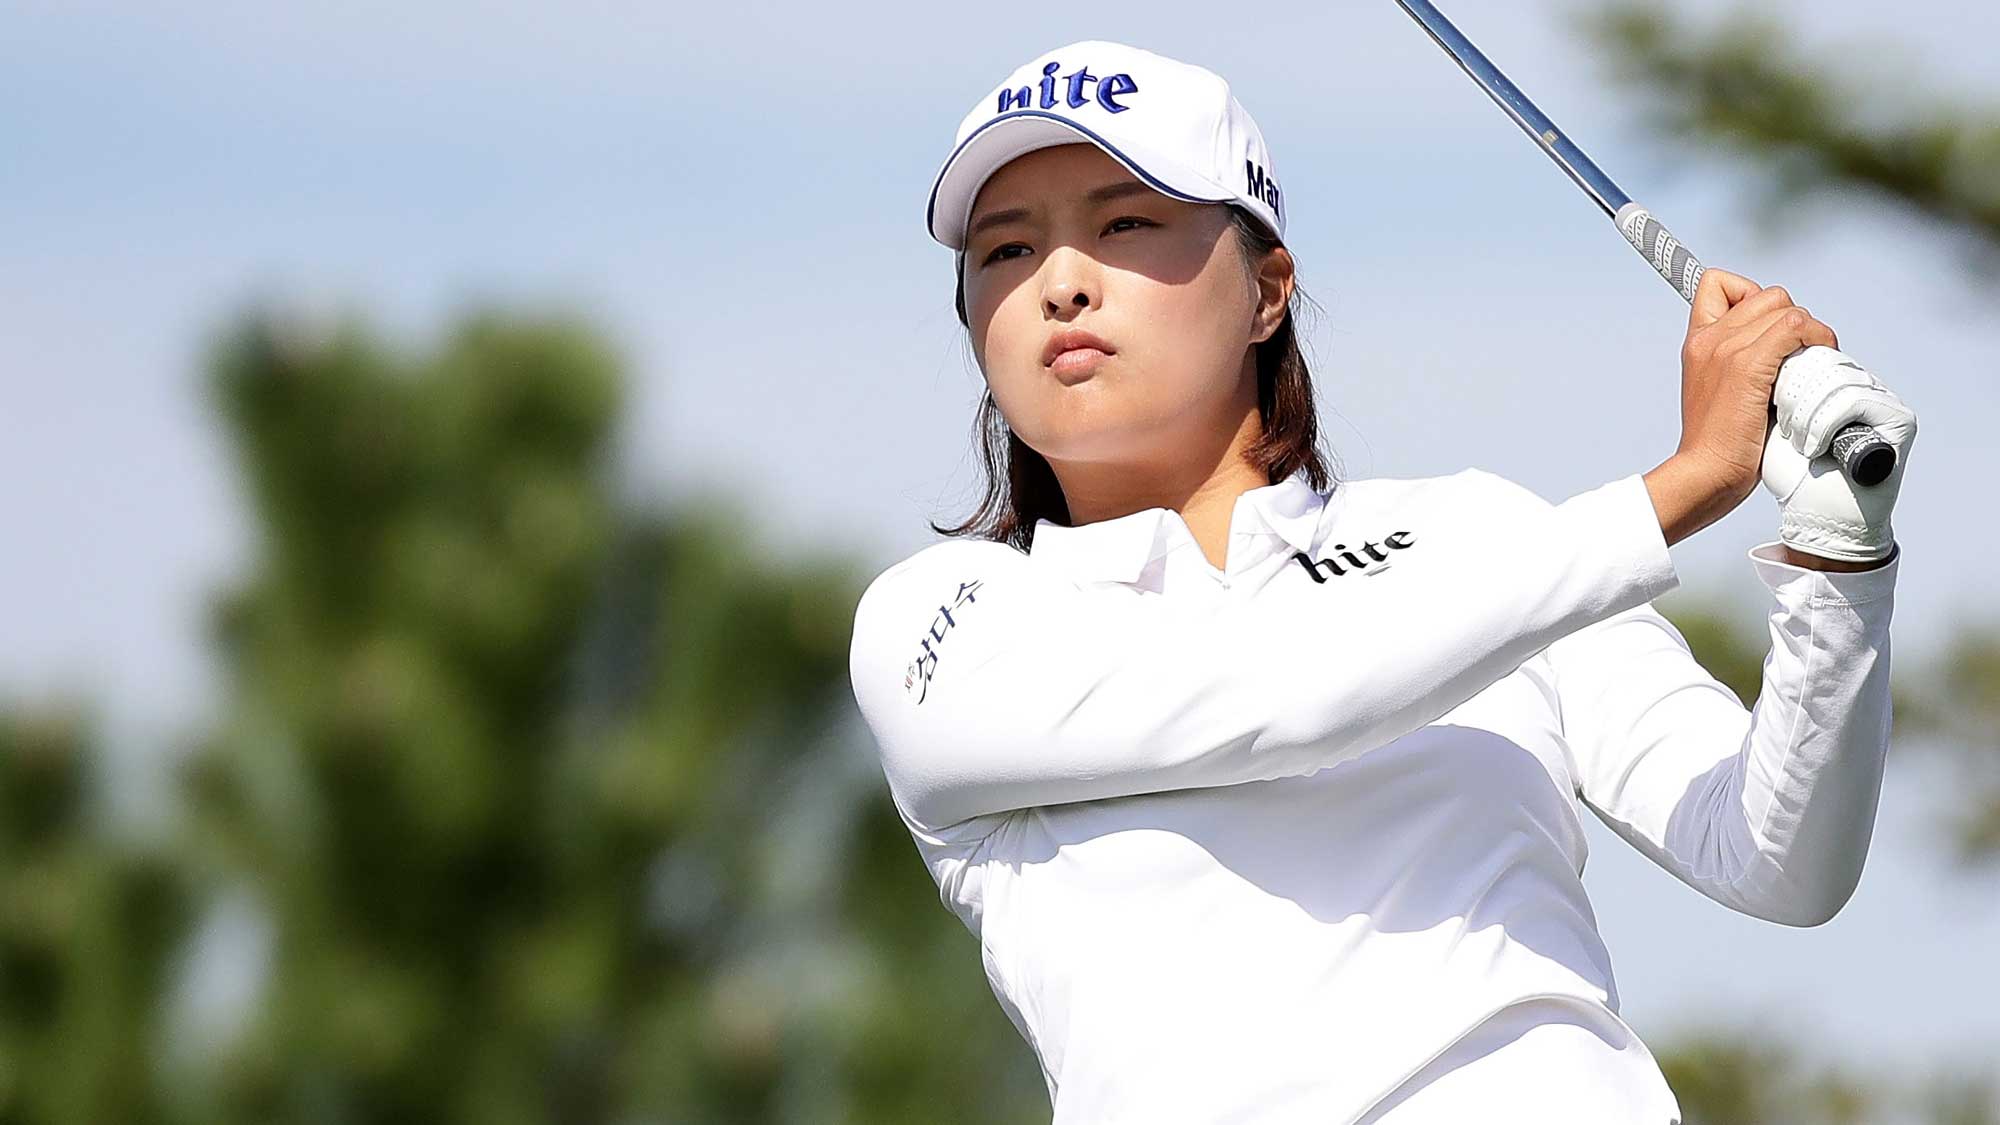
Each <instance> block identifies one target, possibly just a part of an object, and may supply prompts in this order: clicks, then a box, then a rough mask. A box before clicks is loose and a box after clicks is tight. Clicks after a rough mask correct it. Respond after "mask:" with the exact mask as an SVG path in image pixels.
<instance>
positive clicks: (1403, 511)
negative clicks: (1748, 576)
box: [850, 469, 1679, 830]
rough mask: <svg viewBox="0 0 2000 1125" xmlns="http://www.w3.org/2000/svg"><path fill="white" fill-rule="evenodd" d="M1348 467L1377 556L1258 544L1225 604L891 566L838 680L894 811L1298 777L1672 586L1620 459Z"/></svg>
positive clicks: (994, 807) (869, 600)
mask: <svg viewBox="0 0 2000 1125" xmlns="http://www.w3.org/2000/svg"><path fill="white" fill-rule="evenodd" d="M1361 485H1365V486H1366V489H1367V491H1366V492H1365V493H1363V494H1362V502H1365V503H1367V504H1368V505H1369V506H1371V507H1374V508H1378V509H1379V510H1381V511H1384V512H1393V513H1394V514H1395V518H1396V519H1397V520H1398V521H1399V522H1398V524H1397V527H1398V528H1408V529H1410V530H1411V531H1412V537H1411V538H1409V539H1405V540H1401V541H1403V542H1409V543H1410V544H1411V546H1409V547H1408V548H1407V549H1403V550H1400V551H1398V552H1397V557H1396V559H1395V562H1394V565H1393V568H1392V569H1388V570H1386V571H1383V572H1382V573H1378V574H1372V575H1366V576H1357V577H1355V578H1353V579H1351V580H1347V581H1341V580H1324V579H1321V580H1316V579H1315V578H1314V577H1313V576H1312V575H1311V574H1309V573H1308V571H1307V569H1306V567H1305V566H1303V565H1301V564H1300V563H1299V562H1298V561H1297V560H1295V559H1291V558H1283V559H1274V560H1272V562H1273V565H1272V566H1270V567H1268V568H1264V569H1261V570H1259V571H1258V572H1257V574H1256V579H1257V581H1259V582H1260V583H1261V585H1260V586H1259V587H1258V588H1257V589H1255V590H1254V591H1252V592H1250V593H1249V594H1248V595H1247V596H1245V597H1243V598H1241V599H1232V600H1231V602H1229V603H1228V604H1226V605H1222V606H1209V607H1204V606H1200V605H1195V604H1190V603H1187V602H1182V601H1176V600H1174V599H1165V598H1156V597H1145V596H1143V595H1140V594H1139V593H1138V592H1137V591H1133V593H1132V596H1129V597H1116V598H1113V597H1107V596H1106V595H1105V592H1104V591H1102V590H1094V591H1093V590H1085V589H1082V588H1079V587H1078V586H1077V585H1075V584H1074V583H1070V582H1067V581H1065V580H1064V579H1063V578H1061V577H1060V576H1052V575H1050V574H1048V573H1046V572H1044V571H1042V570H1040V569H1038V568H1037V567H1036V566H1035V565H1033V560H1032V559H1031V558H1029V557H1028V556H1026V555H1023V554H1022V553H1021V552H1019V551H1016V550H1015V549H1014V548H1012V547H1010V546H1006V545H1004V544H998V543H992V542H972V541H964V542H945V543H939V544H935V545H933V546H931V547H929V548H926V549H925V550H923V551H920V552H918V553H917V554H916V555H915V556H913V557H911V558H909V559H906V560H904V561H903V562H900V563H898V564H896V565H895V566H892V567H890V568H889V569H888V570H886V571H884V572H883V573H882V574H881V575H879V576H878V577H877V578H876V579H875V580H874V582H873V583H871V584H870V586H869V587H868V589H867V591H866V592H865V593H864V594H863V596H862V598H861V601H860V604H859V605H858V607H857V608H856V611H855V625H854V636H853V643H852V649H851V653H850V665H851V667H850V675H851V681H852V684H853V688H854V693H855V698H856V701H857V702H858V703H859V705H860V708H861V712H862V714H863V716H864V717H865V718H866V720H867V722H868V725H869V727H870V728H871V730H872V731H873V733H874V735H875V738H876V740H877V742H878V743H879V745H880V748H881V755H882V763H883V769H884V773H885V775H886V777H887V779H888V782H889V786H890V790H891V792H892V794H893V795H894V796H895V797H896V799H897V801H898V803H899V804H900V805H901V806H902V808H903V811H904V812H905V814H906V815H908V816H910V817H912V818H913V819H914V820H915V821H916V822H918V823H919V824H920V825H923V826H925V827H928V828H930V829H933V830H935V829H941V828H944V827H946V826H949V825H952V824H955V823H957V822H959V821H963V820H966V819H968V818H971V817H976V816H980V815H982V814H988V813H995V812H1002V811H1006V810H1011V809H1019V808H1026V807H1030V806H1035V805H1049V804H1061V803H1065V802H1071V801H1088V800H1095V799H1099V798H1106V797H1121V796H1129V795H1132V794H1137V793H1150V792H1159V791H1163V790H1170V789H1188V788H1198V787H1204V786H1216V785H1233V784H1238V783H1241V782H1246V781H1258V780H1267V779H1271V778H1278V777H1286V776H1294V775H1301V774H1309V773H1313V772H1316V771H1317V770H1320V769H1322V768H1324V767H1326V766H1330V765H1333V764H1335V763H1336V762H1339V761H1341V760H1343V759H1345V758H1349V757H1353V756H1355V755H1357V754H1360V753H1362V752H1363V751H1366V750H1368V749H1371V748H1373V747H1376V746H1380V745H1382V744H1384V743H1386V742H1389V741H1391V740H1393V739H1395V738H1398V737H1400V736H1402V735H1404V734H1407V733H1409V732H1410V731H1413V730H1415V729H1417V728H1419V727H1421V726H1424V725H1425V724H1427V723H1430V722H1431V721H1433V720H1435V719H1436V718H1438V717H1439V716H1440V715H1442V714H1444V713H1445V712H1446V711H1449V710H1450V709H1452V708H1453V707H1456V706H1457V705H1458V704H1460V703H1462V702H1464V701H1465V700H1466V699H1469V698H1470V697H1472V696H1473V695H1475V694H1477V693H1478V692H1479V691H1481V690H1482V689H1484V688H1485V687H1486V686H1488V685H1489V684H1491V683H1493V682H1494V681H1495V680H1498V679H1499V678H1500V677H1502V676H1504V675H1506V674H1507V673H1509V672H1511V671H1513V670H1514V668H1516V667H1517V666H1519V665H1520V663H1521V662H1522V661H1523V660H1524V659H1526V658H1527V657H1529V656H1531V655H1533V654H1534V653H1535V652H1537V651H1538V650H1540V649H1542V648H1543V647H1545V646H1546V645H1548V644H1549V643H1550V642H1551V641H1553V640H1555V639H1556V638H1558V637H1561V636H1564V635H1565V634H1568V633H1571V632H1573V631H1575V630H1576V629H1578V628H1581V627H1583V626H1585V625H1588V624H1590V623H1592V622H1594V621H1598V620H1602V619H1604V618H1606V617H1609V616H1610V615H1612V614H1614V613H1617V612H1619V611H1620V610H1624V609H1629V608H1631V607H1633V606H1636V605H1640V604H1643V603H1645V602H1647V601H1650V600H1651V599H1653V598H1655V597H1658V596H1659V595H1661V594H1663V593H1665V592H1666V591H1668V590H1671V589H1673V588H1675V587H1676V586H1677V585H1678V581H1679V580H1678V578H1677V576H1676V575H1675V572H1674V569H1673V563H1672V560H1671V558H1670V557H1669V555H1668V552H1667V547H1666V543H1665V541H1664V540H1663V538H1662V536H1661V533H1660V527H1659V524H1658V522H1657V519H1656V516H1655V513H1654V510H1653V507H1652V502H1651V500H1650V499H1649V497H1648V495H1647V492H1646V489H1645V487H1644V485H1643V484H1642V482H1641V480H1640V478H1639V477H1638V476H1637V475H1633V476H1629V477H1624V478H1621V479H1619V480H1615V481H1612V482H1611V483H1609V484H1606V485H1603V486H1601V487H1599V488H1596V489H1592V490H1590V491H1588V492H1584V493H1581V494H1579V495H1577V496H1574V497H1571V498H1570V499H1568V500H1567V501H1564V502H1563V503H1561V504H1550V503H1549V502H1548V501H1546V500H1544V499H1542V498H1541V497H1540V496H1537V495H1535V494H1534V493H1533V492H1530V491H1528V490H1527V489H1525V488H1522V487H1521V486H1519V485H1517V484H1514V483H1512V482H1510V481H1507V480H1505V479H1503V478H1500V477H1497V476H1494V475H1493V474H1491V473H1487V472H1484V471H1481V470H1476V469H1468V470H1464V471H1462V472H1459V473H1456V474H1453V475H1451V476H1447V477H1437V478H1430V479H1425V480H1416V481H1402V480H1374V481H1368V482H1361ZM1361 485H1357V486H1343V487H1356V488H1359V487H1361ZM1350 507H1351V504H1350ZM1346 514H1347V513H1346V512H1345V511H1336V512H1335V513H1334V515H1335V516H1336V517H1339V516H1344V515H1346ZM1330 522H1331V525H1332V526H1331V527H1329V526H1326V525H1323V526H1322V528H1321V532H1322V534H1327V533H1329V532H1332V533H1334V534H1339V533H1340V524H1339V522H1338V519H1335V520H1332V521H1330ZM1384 530H1386V531H1394V530H1396V529H1394V528H1390V529H1384ZM1329 545H1330V541H1329ZM1323 554H1324V556H1325V557H1329V558H1330V557H1333V554H1334V552H1332V551H1331V550H1326V551H1324V552H1323ZM1315 557H1320V556H1315Z"/></svg>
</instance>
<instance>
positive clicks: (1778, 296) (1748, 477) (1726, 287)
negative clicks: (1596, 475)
mask: <svg viewBox="0 0 2000 1125" xmlns="http://www.w3.org/2000/svg"><path fill="white" fill-rule="evenodd" d="M1813 344H1825V345H1826V346H1828V347H1831V348H1838V347H1839V346H1840V341H1839V339H1838V338H1837V337H1836V336H1835V335H1834V333H1833V329H1831V328H1829V327H1827V326H1826V325H1825V324H1823V323H1821V322H1820V321H1818V320H1815V319H1813V316H1812V314H1811V313H1809V312H1807V311H1806V310H1805V309H1803V308H1800V307H1798V306H1797V305H1794V304H1793V303H1792V297H1791V294H1790V293H1787V292H1786V291H1785V290H1784V288H1783V287H1782V286H1777V285H1773V286H1769V287H1764V286H1760V285H1758V284H1757V283H1756V282H1754V281H1751V280H1750V279H1749V278H1747V277H1743V276H1741V275H1740V274H1733V273H1730V272H1728V271H1726V270H1719V269H1709V270H1706V271H1704V272H1703V273H1702V277H1701V284H1700V286H1698V287H1697V288H1696V290H1695V296H1694V307H1693V309H1692V310H1691V311H1690V313H1689V316H1688V333H1687V340H1686V342H1685V343H1684V344H1683V345H1682V346H1681V441H1680V446H1679V448H1677V449H1676V450H1675V451H1674V455H1673V456H1672V457H1670V458H1668V459H1667V460H1666V461H1665V462H1663V463H1662V464H1661V465H1660V466H1659V467H1658V468H1655V469H1654V470H1653V471H1652V472H1649V473H1647V474H1646V476H1645V480H1646V486H1647V488H1648V489H1649V490H1650V492H1651V493H1652V497H1653V507H1654V508H1655V510H1656V511H1657V513H1658V515H1659V517H1660V529H1661V531H1662V532H1663V533H1664V534H1665V536H1666V540H1667V542H1668V543H1669V544H1671V543H1677V542H1679V541H1680V540H1682V539H1685V538H1687V537H1688V536H1690V535H1693V534H1694V533H1695V532H1697V531H1699V530H1701V529H1702V528H1704V527H1707V526H1708V525H1709V524H1711V523H1714V522H1715V521H1716V520H1719V519H1721V518H1722V517H1723V516H1725V515H1727V514H1729V512H1730V511H1731V510H1733V509H1734V508H1735V507H1736V506H1737V505H1738V504H1741V503H1742V502H1743V501H1744V499H1746V498H1747V497H1748V496H1749V495H1750V493H1752V492H1754V491H1755V490H1756V488H1757V484H1758V467H1759V465H1760V464H1761V463H1762V461H1763V456H1764V442H1765V438H1766V436H1767V435H1768V433H1769V431H1770V425H1771V390H1772V388H1773V387H1774V386H1775V385H1776V384H1777V381H1778V369H1779V368H1780V367H1782V366H1783V365H1784V362H1785V359H1786V357H1788V356H1790V355H1791V354H1792V353H1794V352H1796V351H1798V350H1800V349H1801V348H1804V347H1808V346H1810V345H1813Z"/></svg>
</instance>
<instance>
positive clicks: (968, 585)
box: [903, 578, 986, 703]
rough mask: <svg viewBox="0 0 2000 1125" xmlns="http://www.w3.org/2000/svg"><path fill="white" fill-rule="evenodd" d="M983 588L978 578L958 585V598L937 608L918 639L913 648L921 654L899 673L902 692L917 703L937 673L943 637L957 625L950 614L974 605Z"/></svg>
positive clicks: (921, 700) (956, 619)
mask: <svg viewBox="0 0 2000 1125" xmlns="http://www.w3.org/2000/svg"><path fill="white" fill-rule="evenodd" d="M985 584H986V583H985V580H984V579H981V578H975V579H973V580H972V581H970V582H961V583H959V584H958V596H957V597H956V598H955V599H954V600H953V601H952V603H951V604H950V605H948V606H946V605H940V606H938V611H937V616H936V617H933V618H931V625H930V629H929V630H928V631H927V632H926V634H925V635H924V636H923V637H920V638H918V640H917V644H918V645H919V646H920V647H921V648H922V650H923V651H922V652H921V653H920V654H919V655H918V656H917V658H916V659H915V660H912V661H910V666H909V667H908V668H906V669H904V671H903V690H904V691H906V692H908V691H913V690H914V691H916V693H917V702H918V703H922V702H923V701H924V700H925V698H926V697H928V696H929V695H930V692H931V677H932V676H933V675H935V674H936V673H937V666H938V650H939V649H941V648H943V647H944V640H945V637H947V636H948V635H950V633H951V630H952V628H953V626H956V625H957V624H958V618H957V617H954V616H953V615H952V612H951V611H952V610H954V609H960V608H961V607H963V606H965V605H966V604H967V603H972V604H975V605H976V604H978V602H979V598H978V596H977V595H978V591H979V588H980V587H981V586H983V585H985ZM920 685H921V686H920Z"/></svg>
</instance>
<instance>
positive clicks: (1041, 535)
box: [1028, 468, 1328, 582]
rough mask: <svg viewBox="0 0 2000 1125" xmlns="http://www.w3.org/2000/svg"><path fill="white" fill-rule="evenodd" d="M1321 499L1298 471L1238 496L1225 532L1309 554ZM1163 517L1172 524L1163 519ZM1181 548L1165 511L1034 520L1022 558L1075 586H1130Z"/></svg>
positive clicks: (1182, 524)
mask: <svg viewBox="0 0 2000 1125" xmlns="http://www.w3.org/2000/svg"><path fill="white" fill-rule="evenodd" d="M1327 496H1328V493H1324V492H1317V491H1315V490H1314V489H1313V486H1312V482H1311V480H1310V479H1308V477H1307V475H1306V470H1305V469H1303V468H1301V469H1299V470H1298V471H1296V472H1294V473H1293V474H1292V475H1291V476H1290V477H1287V478H1286V479H1284V480H1282V481H1279V482H1278V483H1276V484H1267V485H1265V486H1263V487H1261V488H1252V489H1249V490H1247V491H1246V492H1244V493H1243V494H1242V495H1241V496H1238V497H1237V498H1236V508H1235V510H1234V512H1233V513H1232V517H1231V521H1230V530H1231V531H1232V532H1233V533H1234V534H1235V535H1238V536H1241V535H1257V534H1268V535H1276V536H1277V537H1278V538H1280V539H1282V540H1284V542H1285V543H1287V544H1289V545H1290V546H1291V547H1292V548H1293V549H1295V550H1300V551H1305V552H1307V553H1308V554H1310V553H1311V552H1312V550H1313V547H1314V546H1315V543H1314V537H1315V536H1316V534H1317V533H1318V531H1319V525H1320V517H1321V515H1322V513H1323V512H1324V511H1325V509H1326V501H1327ZM1169 514H1172V515H1173V516H1174V519H1173V520H1172V521H1168V520H1167V518H1166V517H1167V516H1168V515H1169ZM1176 525H1178V526H1176ZM1181 542H1186V543H1190V544H1191V543H1192V542H1193V538H1192V536H1191V534H1190V533H1189V532H1188V530H1187V523H1186V521H1184V520H1182V519H1181V518H1180V514H1179V513H1178V512H1174V511H1173V509H1171V508H1147V509H1145V510H1144V511H1139V512H1133V513H1132V514H1130V515H1125V516H1118V517H1116V518H1114V519H1108V520H1098V521H1097V522H1095V523H1087V524H1084V525H1083V526H1082V527H1066V526H1064V525H1062V524H1059V523H1054V522H1051V521H1049V520H1046V519H1038V520H1036V521H1035V538H1034V540H1033V542H1031V543H1030V544H1029V545H1028V558H1029V559H1030V560H1031V561H1032V562H1034V563H1035V564H1036V565H1039V566H1046V567H1050V568H1053V569H1056V570H1060V571H1062V572H1063V573H1065V574H1066V575H1068V576H1069V577H1070V578H1073V579H1076V580H1078V581H1086V582H1136V581H1138V579H1139V575H1140V573H1141V572H1143V571H1144V570H1145V569H1146V564H1148V563H1150V562H1152V561H1153V560H1154V559H1156V558H1158V557H1160V556H1161V555H1162V554H1165V553H1166V552H1167V551H1169V550H1171V549H1173V547H1174V546H1175V545H1177V544H1178V543H1181ZM1232 546H1233V544H1232Z"/></svg>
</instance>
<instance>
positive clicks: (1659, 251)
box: [1612, 203, 1896, 488]
mask: <svg viewBox="0 0 2000 1125" xmlns="http://www.w3.org/2000/svg"><path fill="white" fill-rule="evenodd" d="M1612 220H1613V221H1614V222H1616V223H1617V224H1618V230H1619V231H1620V232H1621V233H1622V234H1624V235H1625V240H1626V241H1627V242H1630V243H1631V244H1632V248H1633V249H1635V250H1637V251H1638V252H1639V254H1640V256H1642V257H1644V258H1645V259H1646V260H1647V261H1649V262H1651V263H1653V268H1654V269H1656V270H1658V271H1660V276H1661V277H1664V278H1666V279H1667V284H1669V285H1671V286H1673V287H1674V289H1675V291H1677V292H1679V293H1680V295H1681V296H1682V297H1684V298H1686V299H1687V301H1688V303H1689V304H1693V303H1694V294H1695V290H1696V288H1697V287H1699V286H1700V285H1701V275H1702V264H1701V261H1700V260H1699V259H1697V258H1696V257H1695V256H1694V255H1693V254H1692V253H1690V252H1689V251H1688V248H1687V247H1686V246H1683V245H1681V241H1680V240H1679V239H1677V238H1675V237H1674V236H1673V235H1672V234H1671V233H1669V232H1668V230H1667V228H1666V227H1664V226H1662V225H1661V224H1660V221H1659V220H1658V219H1655V218H1654V217H1653V215H1652V212H1650V211H1648V210H1646V209H1645V208H1644V207H1641V206H1639V205H1638V204H1637V203H1628V204H1626V205H1625V206H1623V207H1621V208H1619V210H1618V213H1617V214H1616V215H1614V216H1612ZM1827 453H1828V454H1829V455H1830V456H1832V457H1833V458H1834V459H1835V460H1837V461H1838V462H1839V464H1840V471H1841V472H1843V473H1845V474H1847V479H1848V480H1850V481H1852V482H1854V483H1855V484H1857V485H1860V486H1861V487H1863V488H1867V487H1871V486H1873V485H1878V484H1881V483H1882V482H1883V481H1884V480H1887V479H1888V477H1889V474H1890V473H1892V472H1894V471H1895V469H1896V447H1895V446H1893V445H1890V444H1889V443H1888V442H1887V441H1885V440H1883V438H1882V435H1880V434H1878V433H1876V432H1875V429H1874V427H1872V426H1869V425H1866V424H1864V423H1861V422H1853V423H1850V424H1848V425H1846V426H1843V427H1841V429H1840V431H1839V432H1838V433H1836V434H1834V435H1833V441H1832V443H1831V444H1829V445H1828V447H1827Z"/></svg>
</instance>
